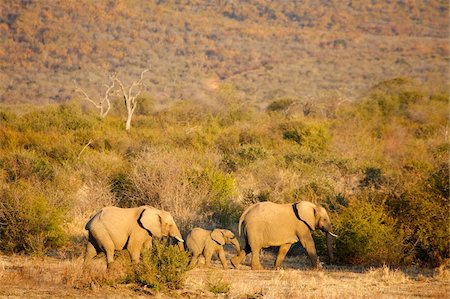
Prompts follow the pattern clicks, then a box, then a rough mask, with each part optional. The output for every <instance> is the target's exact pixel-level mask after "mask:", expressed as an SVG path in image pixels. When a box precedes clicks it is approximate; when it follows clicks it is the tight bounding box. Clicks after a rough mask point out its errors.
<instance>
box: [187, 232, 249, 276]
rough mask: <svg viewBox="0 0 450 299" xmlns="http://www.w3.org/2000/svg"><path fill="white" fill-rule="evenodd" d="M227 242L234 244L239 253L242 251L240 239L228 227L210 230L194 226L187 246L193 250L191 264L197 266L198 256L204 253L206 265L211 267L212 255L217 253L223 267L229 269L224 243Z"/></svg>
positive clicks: (188, 237)
mask: <svg viewBox="0 0 450 299" xmlns="http://www.w3.org/2000/svg"><path fill="white" fill-rule="evenodd" d="M225 244H232V245H234V248H236V252H237V254H239V252H240V251H241V247H240V245H239V241H238V240H237V238H236V237H235V236H234V234H233V233H232V232H231V231H229V230H227V229H215V230H213V231H210V230H206V229H203V228H199V227H196V228H194V229H193V230H192V231H191V232H190V234H189V235H188V236H187V237H186V246H187V248H188V249H189V251H191V252H192V258H191V262H190V266H191V267H195V266H196V265H197V260H198V257H199V256H200V255H202V254H203V256H204V257H205V266H206V267H209V266H210V264H211V258H212V255H213V254H214V253H217V254H218V255H219V259H220V262H221V263H222V266H223V268H224V269H228V264H227V260H226V258H225V251H224V250H223V245H225Z"/></svg>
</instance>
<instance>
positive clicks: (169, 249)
mask: <svg viewBox="0 0 450 299" xmlns="http://www.w3.org/2000/svg"><path fill="white" fill-rule="evenodd" d="M188 270H189V253H188V252H187V251H185V252H182V251H180V249H179V248H178V247H177V246H174V245H170V246H164V245H163V244H161V243H160V242H153V247H152V249H151V251H150V252H145V251H144V252H143V254H142V262H141V263H140V264H139V265H137V268H136V269H135V271H134V272H133V273H130V274H129V275H128V277H127V278H126V279H125V281H126V282H135V283H137V284H138V285H139V286H142V287H148V288H151V289H155V290H175V289H180V288H182V287H183V285H184V281H185V280H186V272H187V271H188Z"/></svg>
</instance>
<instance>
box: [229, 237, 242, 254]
mask: <svg viewBox="0 0 450 299" xmlns="http://www.w3.org/2000/svg"><path fill="white" fill-rule="evenodd" d="M231 244H233V246H234V248H236V254H239V252H241V245H240V244H239V241H238V239H237V238H234V239H232V240H231Z"/></svg>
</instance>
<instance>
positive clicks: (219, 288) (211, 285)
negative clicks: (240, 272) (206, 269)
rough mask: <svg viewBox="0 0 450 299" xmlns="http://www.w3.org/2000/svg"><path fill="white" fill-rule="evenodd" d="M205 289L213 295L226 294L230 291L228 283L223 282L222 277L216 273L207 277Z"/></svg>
mask: <svg viewBox="0 0 450 299" xmlns="http://www.w3.org/2000/svg"><path fill="white" fill-rule="evenodd" d="M206 287H207V289H208V291H210V292H211V293H213V294H215V295H218V294H227V293H228V292H230V289H231V286H230V283H229V282H228V281H226V280H224V279H223V277H222V276H221V275H219V274H217V273H211V274H209V275H208V278H207V280H206Z"/></svg>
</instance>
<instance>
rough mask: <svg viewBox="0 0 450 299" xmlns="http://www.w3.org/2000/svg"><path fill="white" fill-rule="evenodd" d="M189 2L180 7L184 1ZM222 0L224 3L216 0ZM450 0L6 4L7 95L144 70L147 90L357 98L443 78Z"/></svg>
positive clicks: (2, 27) (0, 97) (68, 90)
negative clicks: (222, 86)
mask: <svg viewBox="0 0 450 299" xmlns="http://www.w3.org/2000/svg"><path fill="white" fill-rule="evenodd" d="M180 2H182V3H180ZM218 3H220V4H218ZM448 7H449V5H448V2H447V1H427V2H423V3H422V2H419V1H391V2H390V3H387V2H385V1H325V0H324V1H275V2H273V3H270V2H267V1H258V0H249V1H241V2H239V4H237V2H232V1H224V2H222V1H220V2H217V1H163V0H160V1H145V0H128V1H117V2H111V1H56V0H55V1H49V0H47V1H33V0H21V1H17V0H6V1H2V2H1V3H0V102H3V103H20V102H32V103H48V102H52V101H58V102H60V101H64V100H67V99H70V98H72V97H73V96H74V92H73V90H74V88H75V87H76V86H81V87H83V88H85V89H86V90H88V92H90V93H91V94H95V93H100V92H101V91H102V90H101V88H102V86H103V83H105V82H106V78H107V73H108V72H118V73H119V77H121V78H122V79H123V80H124V81H130V80H133V79H134V78H136V77H137V76H138V75H139V74H140V72H141V71H142V70H143V69H145V68H150V69H151V72H150V73H149V74H148V75H146V78H147V79H146V80H147V81H146V83H147V85H148V93H149V95H150V96H151V97H153V98H155V99H157V100H159V101H166V100H172V99H183V98H196V99H207V94H208V91H209V89H210V88H214V86H215V85H216V83H218V82H226V83H232V84H234V85H235V86H236V87H237V88H238V89H239V90H241V91H243V92H245V95H246V97H247V98H248V99H249V100H251V101H253V102H259V103H261V102H266V101H270V100H273V99H277V98H280V97H295V98H298V97H309V96H327V95H328V94H329V93H331V92H333V93H334V92H338V93H339V94H342V95H344V96H349V97H352V96H355V95H358V94H359V93H361V92H362V91H364V90H365V89H366V88H367V87H368V86H371V85H373V84H374V83H375V82H377V81H380V80H383V79H387V78H391V77H398V76H409V77H414V78H417V79H420V80H422V81H432V82H436V83H437V84H438V85H439V84H440V83H446V81H447V73H448V68H447V60H446V59H447V58H448V53H449V44H448V34H449V32H448Z"/></svg>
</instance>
